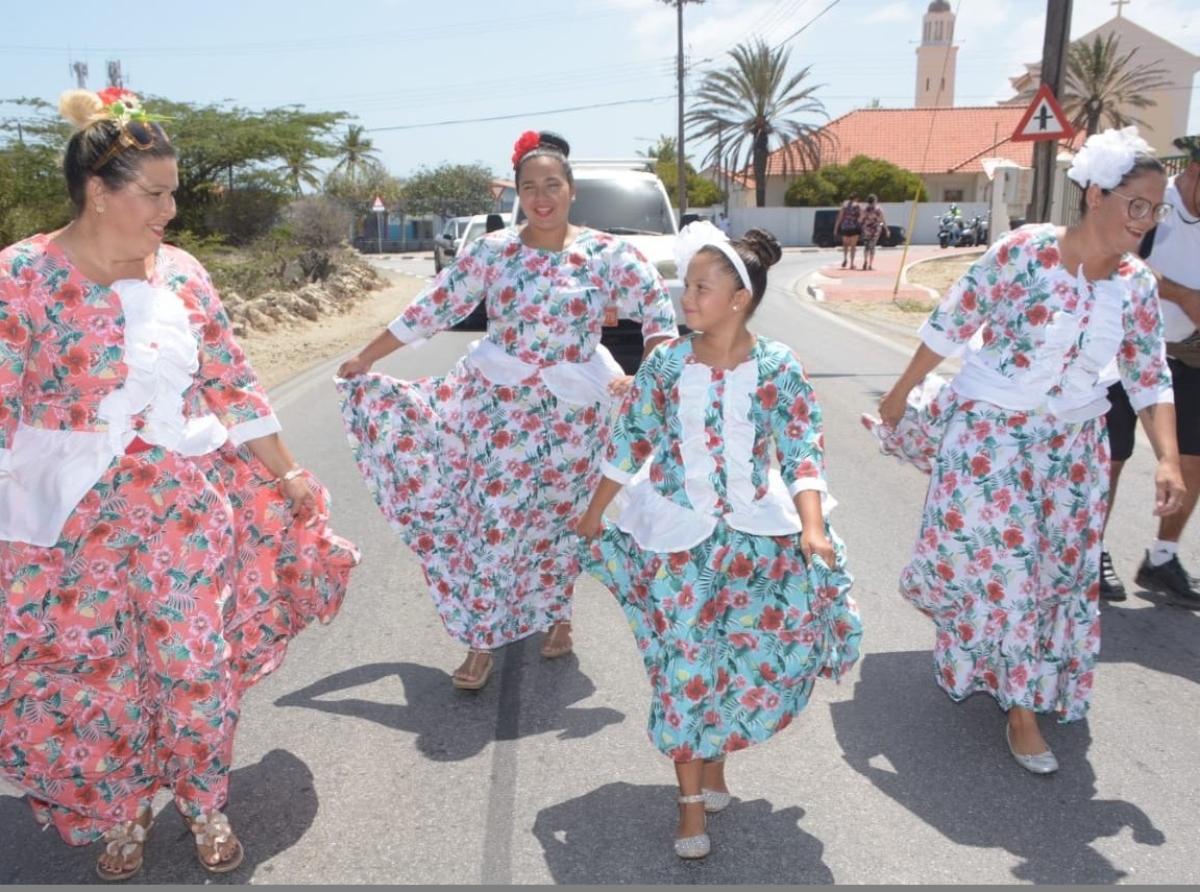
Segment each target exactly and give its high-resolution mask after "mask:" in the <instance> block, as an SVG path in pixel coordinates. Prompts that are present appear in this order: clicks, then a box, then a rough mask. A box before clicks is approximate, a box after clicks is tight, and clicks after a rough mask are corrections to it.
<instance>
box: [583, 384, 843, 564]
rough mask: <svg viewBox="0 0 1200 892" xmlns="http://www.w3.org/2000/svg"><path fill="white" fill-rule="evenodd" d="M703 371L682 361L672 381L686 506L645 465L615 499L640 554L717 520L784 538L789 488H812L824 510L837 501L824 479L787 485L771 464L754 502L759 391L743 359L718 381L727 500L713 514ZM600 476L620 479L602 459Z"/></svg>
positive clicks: (704, 534)
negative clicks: (662, 489) (754, 410)
mask: <svg viewBox="0 0 1200 892" xmlns="http://www.w3.org/2000/svg"><path fill="white" fill-rule="evenodd" d="M710 374H711V372H710V369H709V368H708V366H705V365H703V364H700V363H687V364H685V365H684V368H683V372H682V374H681V375H680V378H679V416H680V426H681V436H680V444H679V449H680V457H681V460H682V463H683V467H684V469H685V473H686V478H685V482H684V489H685V491H686V492H687V497H688V501H689V502H690V503H691V505H690V506H685V505H680V504H678V503H676V502H673V501H671V500H670V499H668V498H666V497H664V496H663V495H661V494H660V493H659V492H658V490H657V489H656V488H655V486H654V484H653V483H652V482H651V480H650V466H651V464H652V462H647V463H646V464H645V465H643V466H642V467H641V468H640V469H639V470H638V471H637V473H635V474H634V475H633V476H632V477H631V478H628V479H629V483H628V484H627V485H626V487H625V488H624V489H623V490H622V491H621V493H620V495H618V497H617V500H616V502H615V504H616V505H617V507H618V510H619V513H618V517H617V521H616V524H617V526H618V527H619V528H620V529H622V530H624V531H625V532H626V533H628V534H629V535H631V536H632V537H633V538H634V541H636V542H637V543H638V545H639V546H640V547H641V548H644V549H646V550H647V551H657V552H669V551H683V550H686V549H689V548H693V547H695V546H696V545H698V544H699V543H701V542H703V541H704V540H705V539H706V538H708V537H709V536H711V535H712V532H713V530H714V529H715V528H716V525H717V521H718V520H722V519H723V520H724V521H725V523H726V524H727V525H729V526H730V527H732V528H733V529H735V530H739V531H741V532H744V533H749V534H751V535H756V536H789V535H793V534H796V533H799V532H800V531H801V530H802V529H803V525H802V524H801V523H800V514H799V513H798V512H797V511H796V504H795V502H794V501H793V496H794V495H795V493H799V492H801V491H803V490H806V489H815V490H818V491H819V492H820V493H821V511H822V513H823V514H825V515H827V514H828V513H829V512H830V511H832V510H833V508H835V507H836V506H837V502H836V500H834V499H833V498H832V497H831V496H830V495H829V493H828V492H827V491H826V489H825V481H824V480H818V479H813V480H799V481H796V482H795V483H794V484H793V485H792V486H791V487H789V486H788V485H787V484H786V483H785V482H784V479H783V476H782V475H781V474H780V473H779V471H778V470H777V469H774V468H772V469H770V470H769V471H768V482H767V491H766V492H765V493H764V495H763V497H762V498H760V499H755V497H754V496H755V487H754V480H753V478H752V476H751V472H752V470H753V468H754V454H753V451H754V437H755V428H754V423H753V421H752V420H751V417H750V410H751V406H752V402H753V395H754V393H755V391H756V390H757V389H758V364H757V362H754V361H749V362H744V363H742V364H741V365H739V366H738V367H737V368H735V369H733V370H732V371H730V372H728V374H727V378H726V385H725V417H724V422H725V431H724V432H725V459H726V499H727V501H728V502H729V505H730V511H729V512H728V513H727V514H725V515H724V517H723V518H722V517H721V516H720V515H719V514H718V503H719V499H718V496H717V492H716V490H715V489H713V487H712V484H711V482H710V481H711V479H712V475H713V473H714V472H715V470H716V464H715V462H714V461H713V457H712V453H711V451H710V450H709V448H708V436H707V433H706V431H705V426H704V413H705V408H706V406H707V404H708V387H709V383H710V380H711V379H710ZM603 472H604V474H605V476H607V477H611V478H613V479H618V480H619V479H621V477H622V476H624V475H621V474H620V472H619V471H617V469H616V468H613V467H612V466H611V465H609V464H607V463H605V464H604V465H603Z"/></svg>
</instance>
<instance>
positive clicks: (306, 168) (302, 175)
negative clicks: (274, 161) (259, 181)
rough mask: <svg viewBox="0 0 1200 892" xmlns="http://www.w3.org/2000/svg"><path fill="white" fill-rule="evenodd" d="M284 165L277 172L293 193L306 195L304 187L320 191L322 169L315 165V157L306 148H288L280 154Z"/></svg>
mask: <svg viewBox="0 0 1200 892" xmlns="http://www.w3.org/2000/svg"><path fill="white" fill-rule="evenodd" d="M280 155H281V157H282V158H283V164H281V165H279V167H277V168H276V169H275V170H276V172H277V173H281V174H283V176H284V179H285V180H287V184H288V185H289V186H290V187H291V189H292V192H293V193H294V194H295V195H296V196H297V197H299V196H301V195H303V194H304V188H303V187H304V186H308V187H309V188H311V189H319V188H320V186H321V169H320V168H319V167H317V165H315V164H314V163H313V155H312V154H311V153H310V152H309V151H308V149H307V148H305V147H304V146H288V147H287V148H285V149H283V150H282V151H281V152H280Z"/></svg>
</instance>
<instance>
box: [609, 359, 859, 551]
mask: <svg viewBox="0 0 1200 892" xmlns="http://www.w3.org/2000/svg"><path fill="white" fill-rule="evenodd" d="M691 357H692V351H691V339H687V338H685V339H682V340H680V341H677V342H674V343H672V344H669V345H663V346H661V347H659V348H658V349H657V350H656V351H655V352H654V353H653V354H652V355H651V357H650V358H649V359H648V360H647V361H646V362H645V363H644V364H643V366H642V368H641V370H639V372H638V375H637V376H636V378H635V380H634V386H633V388H632V390H631V392H630V394H629V397H628V399H627V400H626V402H625V404H624V406H623V407H622V411H621V415H620V416H619V417H618V420H617V423H616V425H615V429H614V432H613V440H612V444H611V445H610V448H609V452H608V457H607V459H606V460H605V461H604V462H603V464H602V466H601V470H602V472H603V474H604V476H606V477H608V478H610V479H612V480H615V481H617V482H619V483H622V484H624V489H623V490H622V492H621V494H620V495H619V496H618V498H617V500H616V502H615V503H614V504H615V505H616V506H617V508H618V509H619V513H618V517H617V520H616V524H617V526H618V527H620V528H621V529H622V530H624V531H625V532H627V533H629V534H630V535H631V536H633V538H634V540H635V541H636V542H637V543H638V545H639V546H640V547H641V548H643V549H646V550H648V551H657V552H672V551H682V550H685V549H690V548H693V547H694V546H696V545H698V544H699V543H700V542H702V541H704V540H705V539H707V538H708V537H709V536H711V535H712V534H713V531H714V530H715V529H716V526H717V524H718V523H720V522H724V523H725V524H727V525H728V526H729V527H731V528H733V529H735V530H739V531H741V532H744V533H749V534H752V535H759V536H786V535H794V534H797V533H799V532H800V531H801V530H802V524H801V522H800V515H799V513H798V512H797V510H796V505H795V501H794V500H795V496H796V495H797V494H798V493H800V492H802V491H804V490H816V491H818V492H820V493H821V505H822V511H823V512H824V513H826V514H827V513H828V512H829V511H830V510H832V509H833V508H834V507H835V506H836V504H837V503H836V501H835V500H834V499H833V498H832V497H831V496H830V495H829V493H828V491H827V486H826V481H825V476H824V454H823V449H822V446H821V434H820V417H821V416H820V410H819V409H818V407H817V405H816V402H815V399H814V397H813V394H812V390H811V387H810V386H809V384H808V380H807V378H806V377H805V376H804V372H803V369H802V368H801V367H800V364H799V362H798V361H796V359H795V357H794V356H792V354H791V352H790V351H789V350H788V349H787V348H786V347H784V346H783V345H781V344H778V343H776V342H774V341H770V340H769V339H765V338H759V340H758V344H757V345H756V347H755V351H754V353H753V355H752V356H751V358H750V359H748V360H747V361H746V362H743V363H742V364H741V365H739V366H737V367H736V368H734V369H731V370H728V371H724V372H714V370H713V369H712V368H711V367H709V366H707V365H704V364H703V363H701V362H699V361H694V360H693V359H691ZM768 441H770V442H768ZM639 444H640V445H639ZM772 444H773V446H774V450H772V448H771V446H772ZM647 447H648V449H649V452H647V451H646V449H647ZM772 454H775V455H776V456H777V457H778V459H779V467H771V466H770V465H769V464H768V462H769V457H770V456H771V455H772ZM639 456H641V460H640V461H639V458H638V457H639Z"/></svg>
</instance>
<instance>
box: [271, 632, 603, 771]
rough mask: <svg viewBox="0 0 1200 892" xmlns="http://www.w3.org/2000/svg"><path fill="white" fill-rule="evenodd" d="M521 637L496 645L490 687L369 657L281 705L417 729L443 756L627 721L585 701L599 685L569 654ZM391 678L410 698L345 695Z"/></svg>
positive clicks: (432, 753)
mask: <svg viewBox="0 0 1200 892" xmlns="http://www.w3.org/2000/svg"><path fill="white" fill-rule="evenodd" d="M529 653H530V655H528V656H527V654H526V649H525V642H524V641H519V642H517V643H516V644H510V645H509V646H507V647H505V648H503V649H501V650H499V651H497V652H496V667H495V669H494V670H493V671H492V677H491V681H490V682H489V683H488V685H487V687H485V688H484V689H483V690H482V691H458V690H455V689H454V687H453V686H452V684H451V681H450V675H449V674H448V673H446V672H444V671H442V670H441V669H434V668H431V667H429V666H420V665H417V664H416V663H367V664H365V665H362V666H357V667H355V668H353V669H347V670H346V671H344V672H338V673H335V674H333V675H330V676H328V677H326V678H323V679H321V680H320V681H318V682H315V683H313V684H311V685H309V686H308V687H306V688H301V689H300V690H298V691H294V692H292V693H290V694H285V695H284V696H282V697H280V698H278V699H277V700H276V701H275V705H276V706H298V707H303V708H306V709H315V710H318V711H320V712H327V713H330V714H332V715H340V716H348V717H350V718H356V719H362V720H364V721H369V722H375V723H376V724H379V725H383V726H384V727H385V728H392V729H395V730H397V731H405V732H408V733H410V734H415V735H417V741H416V746H417V750H418V751H419V752H421V754H422V755H424V756H425V757H426V758H429V759H432V760H434V761H435V762H457V761H460V760H463V759H470V758H471V757H473V756H476V755H478V754H479V753H480V752H482V751H483V749H484V748H485V747H486V746H487V745H488V744H490V743H492V742H493V741H500V740H517V739H519V738H521V737H531V736H535V735H538V734H545V733H547V732H556V733H557V734H558V737H559V739H560V740H571V739H575V738H582V737H588V736H590V735H592V734H595V733H597V732H599V731H601V730H603V729H604V728H606V727H607V726H609V725H613V724H616V723H618V722H621V721H624V719H625V715H624V713H621V712H618V711H617V710H615V709H610V708H608V707H577V706H572V705H571V704H573V703H579V702H582V701H584V700H587V699H588V698H589V697H591V696H592V695H593V694H594V693H595V692H596V686H595V684H593V683H592V680H591V679H590V678H588V677H587V676H586V675H584V674H583V673H582V672H581V671H580V670H579V659H578V658H577V657H576V656H575V655H574V654H568V655H567V656H565V657H560V658H558V659H556V660H545V659H542V658H541V657H540V656H537V653H538V651H537V648H536V647H531V648H530V649H529ZM387 678H396V679H398V680H399V682H400V685H401V686H402V689H403V697H404V702H385V701H382V700H375V699H371V700H368V699H363V698H360V697H353V696H337V697H334V696H332V695H337V694H339V693H340V692H345V691H349V690H350V689H352V688H356V687H359V686H362V685H369V684H373V683H375V682H378V681H381V680H383V679H387Z"/></svg>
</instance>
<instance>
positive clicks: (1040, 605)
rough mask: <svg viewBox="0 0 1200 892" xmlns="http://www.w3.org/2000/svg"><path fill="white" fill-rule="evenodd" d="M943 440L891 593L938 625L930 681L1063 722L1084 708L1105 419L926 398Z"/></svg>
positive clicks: (1096, 623)
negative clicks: (896, 591)
mask: <svg viewBox="0 0 1200 892" xmlns="http://www.w3.org/2000/svg"><path fill="white" fill-rule="evenodd" d="M931 408H933V409H935V410H936V412H937V414H938V421H937V423H936V427H937V429H938V431H939V436H940V438H941V439H940V446H939V449H938V452H937V455H936V459H935V460H934V461H933V462H932V468H931V477H930V483H929V491H928V494H927V496H926V502H925V507H924V510H923V513H922V515H921V529H920V533H919V535H918V538H917V542H916V545H915V546H914V549H913V554H912V557H911V560H910V562H909V564H908V565H907V567H905V569H904V571H903V573H902V574H901V579H900V593H901V594H902V595H903V596H904V598H905V599H907V600H908V601H909V602H910V603H911V604H913V605H914V606H915V607H917V609H919V610H920V611H921V612H923V613H925V614H926V615H927V616H929V617H931V618H932V619H933V621H934V624H935V626H936V629H937V636H936V644H935V649H934V661H935V668H936V673H937V680H938V684H939V685H941V687H942V688H943V689H944V690H945V691H946V692H947V693H948V694H949V695H950V696H951V697H953V698H954V699H956V700H961V699H964V698H966V697H968V696H970V695H971V694H973V693H975V692H977V691H985V692H987V693H989V694H991V695H992V696H993V697H994V698H995V699H996V700H997V702H998V703H999V704H1000V706H1001V707H1002V708H1003V709H1005V710H1008V709H1010V708H1011V707H1013V706H1020V707H1024V708H1026V709H1031V710H1034V711H1035V712H1040V713H1054V714H1056V715H1057V716H1058V717H1059V719H1060V720H1062V721H1075V720H1077V719H1082V718H1083V717H1084V716H1085V715H1086V714H1087V711H1088V706H1089V703H1090V699H1091V692H1092V684H1093V681H1094V675H1095V669H1096V660H1097V658H1098V656H1099V651H1100V617H1099V606H1098V605H1099V572H1100V551H1101V547H1102V546H1101V540H1100V529H1101V526H1102V524H1103V519H1104V512H1105V510H1106V507H1105V506H1106V505H1107V503H1108V487H1109V483H1108V480H1109V453H1108V445H1107V440H1106V438H1105V437H1104V436H1103V426H1102V425H1103V419H1094V420H1090V421H1085V422H1080V423H1069V422H1064V421H1062V420H1059V419H1057V418H1054V417H1052V416H1048V415H1039V414H1033V413H1021V412H1013V411H1008V410H1004V409H1000V408H998V407H996V406H993V405H990V404H988V403H983V402H978V401H961V402H960V401H959V398H958V397H957V396H956V395H955V393H954V391H953V389H952V388H951V387H946V388H944V389H943V391H942V393H941V394H940V395H939V396H938V397H937V399H936V400H935V401H934V402H933V403H932V404H931Z"/></svg>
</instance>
